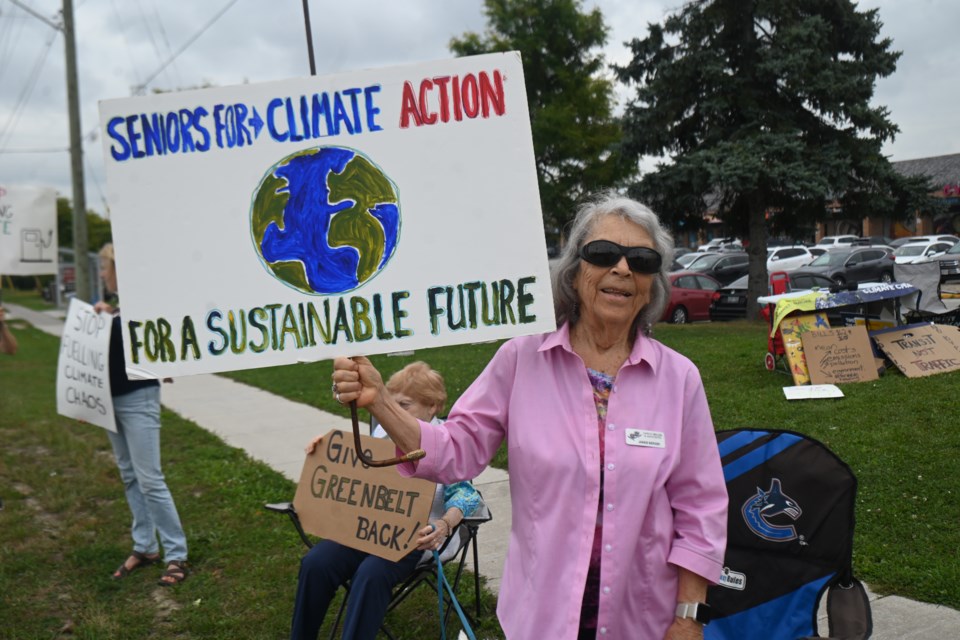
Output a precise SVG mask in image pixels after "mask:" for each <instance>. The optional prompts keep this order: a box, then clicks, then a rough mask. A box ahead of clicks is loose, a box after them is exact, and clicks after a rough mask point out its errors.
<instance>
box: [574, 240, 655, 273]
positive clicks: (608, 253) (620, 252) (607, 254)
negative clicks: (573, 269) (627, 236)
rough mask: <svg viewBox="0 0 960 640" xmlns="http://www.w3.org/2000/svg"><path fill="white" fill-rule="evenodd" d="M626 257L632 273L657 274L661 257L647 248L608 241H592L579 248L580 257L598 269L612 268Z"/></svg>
mask: <svg viewBox="0 0 960 640" xmlns="http://www.w3.org/2000/svg"><path fill="white" fill-rule="evenodd" d="M621 256H626V258H627V265H628V266H629V267H630V271H633V272H634V273H659V272H660V267H661V265H662V264H663V257H662V256H661V255H660V254H659V253H657V252H656V251H654V250H653V249H651V248H649V247H623V246H620V245H619V244H617V243H616V242H610V241H609V240H594V241H593V242H588V243H587V244H585V245H583V246H582V247H580V257H581V258H583V259H584V260H586V261H587V262H589V263H590V264H595V265H597V266H598V267H612V266H613V265H615V264H617V263H618V262H620V257H621Z"/></svg>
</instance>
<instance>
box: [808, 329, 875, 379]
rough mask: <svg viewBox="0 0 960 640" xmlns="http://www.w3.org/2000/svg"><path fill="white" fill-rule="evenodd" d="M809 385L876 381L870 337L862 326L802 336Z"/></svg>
mask: <svg viewBox="0 0 960 640" xmlns="http://www.w3.org/2000/svg"><path fill="white" fill-rule="evenodd" d="M801 340H802V342H803V352H804V354H805V355H806V361H807V368H808V369H809V371H810V382H811V383H812V384H842V383H844V382H865V381H868V380H876V379H878V378H879V377H880V376H879V375H878V374H877V366H876V363H875V362H874V357H873V348H872V347H871V346H870V336H868V335H867V329H866V328H865V327H862V326H859V327H858V326H854V327H837V328H836V329H814V330H812V331H807V332H806V333H804V334H803V335H802V336H801Z"/></svg>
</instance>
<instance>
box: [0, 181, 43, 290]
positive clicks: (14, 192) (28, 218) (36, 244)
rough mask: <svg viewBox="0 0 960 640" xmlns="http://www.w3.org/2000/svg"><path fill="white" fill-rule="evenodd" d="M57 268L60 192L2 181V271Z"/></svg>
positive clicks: (18, 272) (21, 272)
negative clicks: (58, 199)
mask: <svg viewBox="0 0 960 640" xmlns="http://www.w3.org/2000/svg"><path fill="white" fill-rule="evenodd" d="M56 272H57V193H56V191H54V190H53V189H48V188H43V187H25V186H13V185H0V274H3V275H8V276H39V275H45V274H48V273H56Z"/></svg>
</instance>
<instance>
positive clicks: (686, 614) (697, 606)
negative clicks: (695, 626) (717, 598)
mask: <svg viewBox="0 0 960 640" xmlns="http://www.w3.org/2000/svg"><path fill="white" fill-rule="evenodd" d="M676 616H677V617H678V618H690V619H692V620H696V621H697V622H699V623H700V624H707V623H708V622H710V605H708V604H707V603H705V602H678V603H677V611H676Z"/></svg>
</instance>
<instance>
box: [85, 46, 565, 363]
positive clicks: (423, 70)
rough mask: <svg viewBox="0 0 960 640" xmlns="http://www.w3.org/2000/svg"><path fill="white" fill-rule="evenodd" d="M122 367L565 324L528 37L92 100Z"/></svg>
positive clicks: (271, 357)
mask: <svg viewBox="0 0 960 640" xmlns="http://www.w3.org/2000/svg"><path fill="white" fill-rule="evenodd" d="M100 120H101V126H102V127H103V141H104V151H105V153H104V157H105V158H106V163H107V167H106V173H107V183H108V191H109V194H108V195H109V198H110V202H111V204H112V223H113V237H114V240H115V244H116V247H115V249H116V256H117V274H118V277H119V288H120V295H121V298H122V300H123V319H124V330H123V340H124V348H125V350H126V360H127V367H128V371H131V372H132V373H135V374H139V375H142V376H145V377H166V376H177V375H184V374H196V373H209V372H215V371H228V370H233V369H247V368H254V367H262V366H269V365H278V364H287V363H293V362H297V361H304V360H307V361H310V360H322V359H327V358H332V357H333V356H336V355H357V354H365V355H371V354H376V353H388V352H395V351H404V350H411V349H419V348H426V347H437V346H442V345H450V344H459V343H470V342H482V341H487V340H493V339H497V338H505V337H512V336H517V335H524V334H532V333H542V332H545V331H550V330H553V329H554V328H555V327H556V323H555V319H554V313H553V300H552V295H551V289H550V276H549V267H548V265H547V256H546V245H545V241H544V235H543V222H542V215H541V210H540V201H539V193H538V188H537V176H536V170H535V165H534V156H533V145H532V140H531V134H530V122H529V116H528V111H527V100H526V93H525V89H524V80H523V67H522V65H521V63H520V56H519V54H517V53H505V54H492V55H485V56H476V57H468V58H458V59H454V60H445V61H439V62H433V63H425V64H419V65H411V66H404V67H393V68H389V69H377V70H366V71H360V72H356V73H350V74H343V75H335V76H327V77H309V78H301V79H294V80H287V81H282V82H272V83H265V84H258V85H243V86H236V87H224V88H213V89H204V90H199V91H187V92H182V93H166V94H157V95H152V96H149V97H142V98H129V99H121V100H111V101H105V102H102V103H101V104H100Z"/></svg>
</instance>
